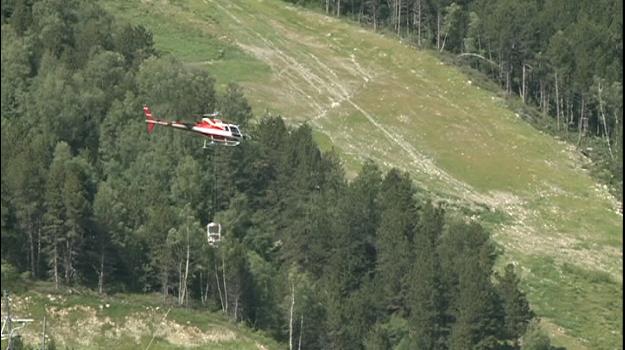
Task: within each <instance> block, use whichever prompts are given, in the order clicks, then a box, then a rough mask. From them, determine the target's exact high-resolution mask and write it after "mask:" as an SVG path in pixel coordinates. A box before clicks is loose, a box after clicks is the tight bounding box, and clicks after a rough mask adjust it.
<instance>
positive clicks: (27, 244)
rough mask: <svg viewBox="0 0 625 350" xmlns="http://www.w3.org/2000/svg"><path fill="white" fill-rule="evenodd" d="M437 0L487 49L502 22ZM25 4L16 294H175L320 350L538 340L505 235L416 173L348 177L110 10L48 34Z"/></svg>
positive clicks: (303, 130)
mask: <svg viewBox="0 0 625 350" xmlns="http://www.w3.org/2000/svg"><path fill="white" fill-rule="evenodd" d="M437 4H438V5H439V6H443V7H442V8H444V11H443V12H444V13H442V14H441V15H442V16H443V17H442V19H443V22H444V23H443V27H444V30H445V33H446V34H445V36H446V37H447V38H446V39H443V40H447V44H446V45H448V46H449V47H450V48H453V50H461V46H462V39H463V36H464V33H465V31H466V27H467V23H466V22H467V21H469V20H470V21H469V29H470V33H471V35H473V36H474V37H476V39H477V37H479V35H480V31H479V28H480V23H482V22H481V21H478V19H479V18H482V17H476V16H472V17H471V18H466V16H465V12H464V7H463V5H459V4H451V3H447V2H440V3H437ZM19 6H22V5H19ZM19 6H17V7H15V8H13V9H11V11H9V10H6V11H5V9H4V8H3V16H6V17H5V18H6V19H5V21H6V23H4V24H3V26H2V38H3V44H2V45H3V46H2V50H3V56H2V63H3V77H2V79H3V85H4V83H5V82H6V83H7V84H8V85H7V86H9V87H10V91H8V92H6V93H5V92H4V91H3V94H2V104H3V106H2V124H3V125H2V142H3V144H2V155H3V157H2V175H3V176H2V246H3V248H2V258H3V277H2V278H3V282H4V281H5V280H7V281H12V280H15V275H16V274H17V273H20V272H22V271H30V272H31V273H32V275H33V276H34V277H35V278H40V279H48V280H52V281H54V282H55V289H61V288H65V287H69V286H80V285H86V286H89V287H91V288H95V287H96V286H97V289H98V292H100V293H107V292H109V293H110V292H114V291H124V290H129V291H135V292H139V291H143V292H157V293H160V295H161V297H162V300H163V302H164V303H171V302H172V300H176V303H177V304H180V305H185V306H188V307H203V308H208V309H218V308H221V312H222V313H223V314H224V315H225V316H226V317H228V318H229V319H231V320H232V321H234V322H245V323H247V324H248V325H250V326H253V327H255V328H258V329H262V330H264V331H267V332H268V333H270V334H272V335H273V336H274V337H276V338H277V339H279V340H281V341H287V340H290V341H292V342H294V343H297V344H298V346H299V342H300V339H301V344H302V348H312V349H326V348H337V349H362V348H363V347H366V348H368V349H376V348H389V347H395V348H397V349H408V348H418V349H442V348H446V347H447V346H448V345H450V346H451V347H455V348H471V347H474V346H475V347H481V348H489V347H493V346H494V345H493V344H499V343H501V342H505V341H507V340H509V339H511V338H514V337H518V336H519V334H520V332H522V331H523V330H524V328H523V327H524V323H526V319H525V318H524V316H525V315H524V314H523V312H525V311H527V312H529V311H528V310H527V308H526V306H527V305H526V304H523V303H522V301H523V300H524V299H523V298H524V296H523V295H522V294H518V293H517V285H518V281H517V280H516V279H515V278H514V277H513V276H510V275H508V274H506V275H504V277H503V278H504V279H503V280H502V281H501V282H500V283H499V284H498V287H500V288H501V290H498V289H496V286H494V285H493V283H492V282H491V277H492V267H493V264H494V259H495V252H494V249H493V247H492V245H491V243H490V241H489V236H488V233H487V232H486V231H485V230H484V229H483V228H481V227H480V226H478V225H476V224H467V223H465V222H464V221H462V220H456V219H450V218H449V217H448V216H446V214H445V213H444V212H443V211H442V209H440V208H439V207H437V206H435V205H433V204H432V203H431V202H428V201H427V195H426V194H425V193H424V192H422V191H420V190H418V189H417V188H415V186H414V184H413V181H412V179H411V178H410V176H409V175H408V174H407V173H403V172H401V171H399V170H397V169H391V170H389V171H388V172H386V173H383V172H382V170H381V169H380V168H379V167H378V166H377V165H376V164H375V163H373V162H372V161H367V162H365V164H364V165H363V167H362V169H361V171H360V173H359V174H358V175H357V176H356V178H355V179H354V180H353V181H351V182H348V181H347V180H346V178H345V174H344V173H343V170H342V164H341V162H340V161H339V160H338V157H337V155H336V154H335V153H333V152H329V153H323V152H321V150H320V149H319V147H318V145H317V144H316V143H315V141H314V138H313V129H312V127H311V126H310V125H307V124H303V125H301V126H299V127H297V128H291V127H288V126H287V125H286V124H285V122H284V120H283V119H282V118H280V117H266V118H263V119H261V120H259V121H258V123H256V124H253V123H251V121H252V119H253V114H252V110H251V108H250V105H249V104H248V102H247V100H246V98H245V95H244V92H243V90H242V88H241V87H239V86H237V85H235V84H231V85H228V86H227V87H226V89H225V91H224V92H223V93H218V92H216V89H215V80H214V78H213V77H211V76H210V75H209V74H208V73H206V71H203V70H197V69H195V68H190V67H188V66H185V65H184V64H182V63H181V62H179V61H178V60H177V59H175V58H173V57H171V56H168V55H162V56H160V57H157V55H156V52H155V49H154V42H153V38H152V34H151V33H150V32H149V31H148V30H146V29H145V27H142V26H132V25H120V24H118V23H116V22H115V21H114V20H113V18H112V17H110V16H109V15H108V14H107V13H106V11H103V10H102V9H101V8H100V7H99V6H98V5H97V4H93V3H89V2H84V1H70V2H62V1H58V0H42V1H37V2H35V3H34V4H33V5H32V21H31V17H30V16H29V13H30V12H29V10H28V9H27V8H20V7H19ZM27 7H28V6H27ZM337 10H338V8H337ZM386 10H388V9H385V10H384V11H386ZM476 13H478V12H476ZM430 15H431V14H430ZM476 18H477V19H476ZM431 20H432V18H429V21H431ZM430 24H431V23H430ZM400 26H401V25H400ZM5 39H6V41H7V44H5V42H4V40H5ZM507 39H510V38H507ZM510 40H512V39H510ZM506 43H508V42H506ZM5 53H6V55H5ZM5 67H6V69H5ZM5 72H6V73H7V75H6V76H5V74H4V73H5ZM607 96H608V95H606V100H608V97H607ZM5 102H6V105H5ZM144 104H147V105H149V106H150V107H151V108H152V111H153V113H154V114H155V115H156V116H159V117H160V116H162V118H163V119H179V118H182V117H187V116H190V115H193V114H199V113H209V112H213V111H215V110H219V111H220V112H221V113H222V115H223V117H224V119H226V120H230V121H232V122H235V123H238V124H240V125H241V126H242V128H244V130H246V131H247V130H249V133H252V134H253V135H254V137H253V138H252V139H248V140H245V142H244V143H242V144H241V145H240V146H239V147H236V148H215V149H213V150H211V151H204V150H202V149H200V147H199V146H200V144H201V141H200V140H198V139H193V138H190V137H188V136H187V135H183V134H181V133H179V132H174V131H171V130H170V129H167V128H159V127H157V129H156V130H155V133H154V134H153V135H152V136H147V135H146V133H145V125H144V123H143V120H142V116H141V107H142V105H144ZM42 120H43V121H45V123H43V122H42ZM209 221H215V222H218V223H220V224H221V225H222V232H221V233H222V239H221V241H220V242H219V246H218V248H214V247H209V246H208V244H207V242H206V238H205V237H206V231H205V226H204V225H206V224H207V223H208V222H209ZM5 244H7V247H9V248H5ZM12 251H25V252H28V254H26V255H25V256H24V255H23V254H21V255H18V254H15V253H11V252H12ZM9 264H10V265H9ZM11 267H15V269H14V271H12V270H11ZM120 309H121V307H116V308H114V309H113V310H110V311H107V312H110V316H114V315H115V314H116V313H118V312H122V310H120ZM177 312H182V311H180V310H178V311H177ZM174 314H175V313H174ZM175 317H177V316H175ZM289 329H290V330H289ZM289 337H290V338H289Z"/></svg>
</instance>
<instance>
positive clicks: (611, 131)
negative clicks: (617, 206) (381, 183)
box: [289, 0, 623, 201]
mask: <svg viewBox="0 0 625 350" xmlns="http://www.w3.org/2000/svg"><path fill="white" fill-rule="evenodd" d="M289 2H292V3H296V4H301V5H306V6H313V7H320V8H322V10H323V11H325V12H326V13H328V14H331V15H335V16H346V17H350V18H352V19H353V20H355V21H358V22H359V23H361V24H364V25H367V26H371V27H372V28H373V29H374V30H379V31H386V32H390V33H392V34H394V35H397V36H398V37H399V38H400V39H401V40H402V41H405V42H407V43H411V44H413V45H415V46H417V47H420V48H429V49H433V50H436V51H439V52H441V53H443V54H444V55H453V56H454V57H453V62H454V63H456V64H458V65H464V66H470V67H472V68H474V69H477V70H479V71H481V72H482V73H484V74H485V75H486V76H488V77H489V78H491V79H492V80H493V81H496V82H497V83H498V84H499V85H500V87H501V88H502V89H503V90H504V91H505V93H506V94H507V95H508V96H512V95H515V96H518V97H519V99H520V101H521V105H520V106H516V107H518V108H515V109H518V110H519V111H520V112H521V115H522V116H523V117H524V118H525V119H527V120H529V121H531V122H533V124H534V125H536V126H538V127H539V128H540V129H543V130H547V131H549V132H550V133H552V134H554V135H556V136H558V137H561V138H563V139H566V140H568V141H569V142H571V143H574V144H576V145H578V147H579V148H580V150H581V151H582V152H583V153H585V154H586V155H587V156H589V157H590V158H591V159H592V160H593V161H594V165H595V166H594V169H593V170H594V171H593V173H594V174H595V175H596V176H597V178H599V179H600V180H601V181H603V182H606V183H609V184H611V185H612V187H613V193H614V194H615V195H617V196H618V197H619V198H621V201H622V195H623V143H622V139H623V34H622V33H623V1H622V0H576V1H570V0H550V1H545V0H455V1H454V0H289Z"/></svg>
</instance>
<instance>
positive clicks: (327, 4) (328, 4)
mask: <svg viewBox="0 0 625 350" xmlns="http://www.w3.org/2000/svg"><path fill="white" fill-rule="evenodd" d="M326 13H330V0H326Z"/></svg>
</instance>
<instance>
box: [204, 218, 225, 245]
mask: <svg viewBox="0 0 625 350" xmlns="http://www.w3.org/2000/svg"><path fill="white" fill-rule="evenodd" d="M206 235H207V237H208V245H210V246H211V247H216V246H217V244H218V243H219V241H220V240H221V225H220V224H218V223H216V222H209V223H208V225H206Z"/></svg>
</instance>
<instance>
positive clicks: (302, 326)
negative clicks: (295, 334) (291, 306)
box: [297, 313, 304, 350]
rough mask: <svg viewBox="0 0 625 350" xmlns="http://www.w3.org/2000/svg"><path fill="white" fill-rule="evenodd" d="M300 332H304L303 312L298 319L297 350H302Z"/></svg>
mask: <svg viewBox="0 0 625 350" xmlns="http://www.w3.org/2000/svg"><path fill="white" fill-rule="evenodd" d="M302 333H304V314H303V313H302V315H301V318H300V321H299V341H298V342H297V350H302Z"/></svg>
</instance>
